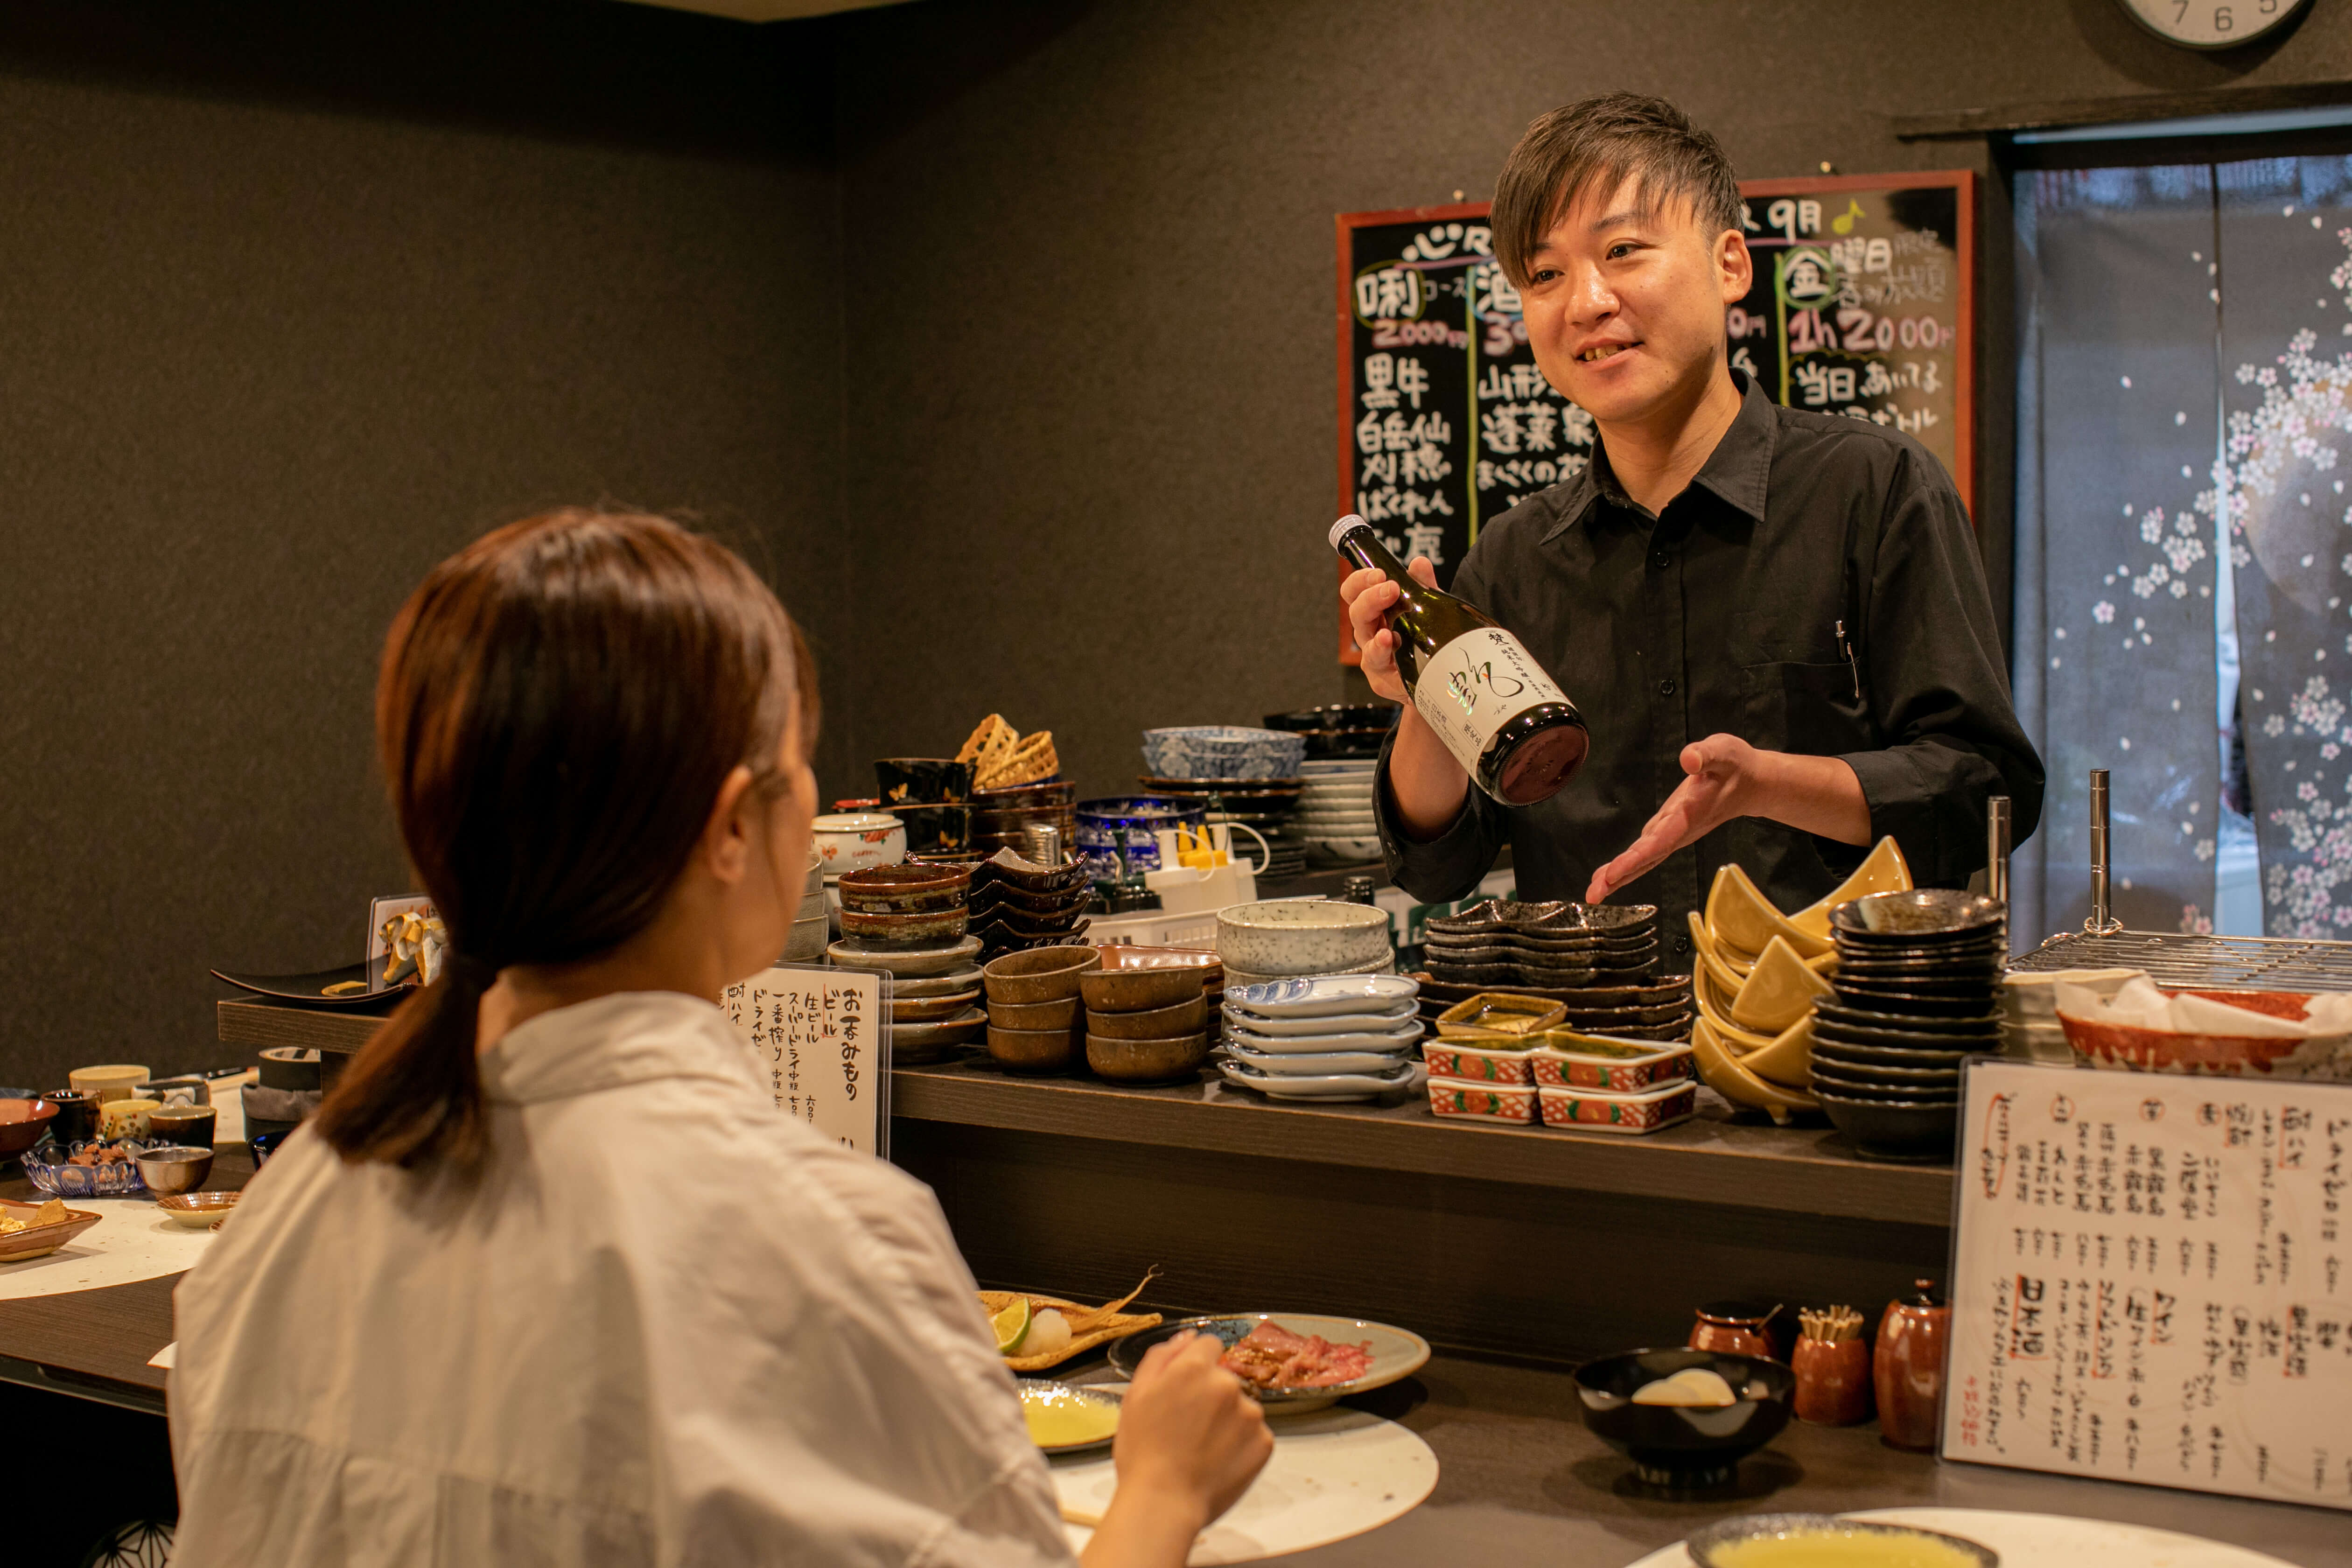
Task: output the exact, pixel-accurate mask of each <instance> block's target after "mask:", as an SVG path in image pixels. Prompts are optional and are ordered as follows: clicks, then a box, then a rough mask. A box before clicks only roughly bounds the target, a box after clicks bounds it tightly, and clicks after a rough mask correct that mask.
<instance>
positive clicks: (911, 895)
mask: <svg viewBox="0 0 2352 1568" xmlns="http://www.w3.org/2000/svg"><path fill="white" fill-rule="evenodd" d="M838 885H839V887H840V889H841V907H842V908H843V909H844V910H857V911H858V912H859V913H861V914H869V915H911V914H919V913H922V912H923V911H925V910H951V909H954V908H955V907H956V906H958V905H959V904H961V903H962V902H963V901H964V897H965V894H966V893H967V892H968V891H969V890H970V889H971V868H970V867H968V866H942V865H908V864H907V863H905V862H904V861H901V862H900V863H899V864H898V865H896V866H868V867H867V868H866V869H864V870H863V871H844V872H843V873H842V874H841V880H840V883H839V884H838Z"/></svg>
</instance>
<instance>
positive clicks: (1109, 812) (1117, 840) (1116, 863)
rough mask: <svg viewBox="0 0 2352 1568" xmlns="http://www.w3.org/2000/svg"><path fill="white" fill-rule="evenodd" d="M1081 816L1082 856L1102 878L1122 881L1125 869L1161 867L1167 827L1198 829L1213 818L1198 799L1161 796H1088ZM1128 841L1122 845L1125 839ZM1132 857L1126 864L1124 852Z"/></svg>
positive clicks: (1076, 809)
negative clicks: (1161, 836)
mask: <svg viewBox="0 0 2352 1568" xmlns="http://www.w3.org/2000/svg"><path fill="white" fill-rule="evenodd" d="M1073 815H1075V816H1076V818H1077V825H1078V831H1077V854H1078V858H1079V859H1081V860H1083V861H1085V862H1086V863H1087V870H1088V873H1089V874H1090V875H1091V877H1092V878H1093V879H1094V880H1096V881H1097V882H1116V881H1118V879H1119V877H1120V874H1121V871H1122V868H1124V870H1126V871H1129V872H1142V871H1157V870H1158V869H1160V840H1159V839H1158V837H1155V835H1156V834H1158V832H1159V831H1160V829H1161V828H1163V827H1167V828H1172V827H1175V826H1179V825H1180V824H1181V825H1182V826H1191V827H1198V826H1201V825H1202V823H1203V822H1204V821H1206V820H1207V819H1208V815H1209V808H1208V806H1207V805H1206V804H1205V803H1203V802H1202V801H1197V800H1171V799H1169V798H1167V797H1165V796H1161V795H1113V796H1106V797H1105V798H1103V799H1100V800H1082V801H1080V802H1078V804H1077V805H1076V807H1074V808H1073ZM1122 838H1124V840H1125V843H1124V844H1123V845H1122V843H1121V839H1122ZM1122 848H1124V850H1125V853H1126V858H1125V860H1124V862H1123V863H1122V861H1121V859H1120V852H1121V850H1122Z"/></svg>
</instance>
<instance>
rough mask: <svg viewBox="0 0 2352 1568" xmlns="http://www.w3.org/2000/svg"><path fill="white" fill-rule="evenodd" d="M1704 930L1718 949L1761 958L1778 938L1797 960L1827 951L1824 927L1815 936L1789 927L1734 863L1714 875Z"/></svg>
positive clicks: (1760, 891)
mask: <svg viewBox="0 0 2352 1568" xmlns="http://www.w3.org/2000/svg"><path fill="white" fill-rule="evenodd" d="M1706 927H1707V930H1709V931H1713V932H1714V933H1715V940H1716V944H1717V948H1718V949H1720V948H1721V947H1723V946H1725V945H1726V944H1727V945H1729V946H1731V947H1735V948H1738V949H1739V950H1740V951H1741V952H1753V953H1756V954H1759V956H1760V955H1761V954H1762V953H1763V952H1764V948H1765V945H1766V944H1767V943H1769V942H1770V941H1771V940H1772V939H1773V938H1774V937H1775V936H1780V937H1784V938H1786V939H1787V940H1788V943H1789V945H1790V947H1793V948H1795V949H1796V950H1797V956H1799V957H1800V958H1811V957H1813V956H1814V955H1815V954H1817V953H1822V952H1828V951H1829V950H1830V939H1829V931H1828V928H1827V926H1826V925H1824V926H1823V928H1822V933H1821V934H1820V935H1818V936H1816V935H1814V934H1813V933H1812V932H1811V931H1800V930H1799V929H1798V928H1797V927H1795V926H1793V925H1790V923H1789V921H1788V920H1787V919H1786V917H1784V916H1783V915H1782V914H1781V913H1780V910H1777V909H1774V908H1773V907H1772V900H1769V899H1768V898H1766V897H1765V896H1764V894H1763V891H1762V889H1759V888H1758V887H1757V886H1756V883H1755V882H1754V880H1753V879H1750V878H1749V877H1748V872H1747V871H1746V870H1745V869H1744V868H1742V867H1741V866H1740V865H1739V864H1738V862H1737V861H1727V862H1726V863H1725V864H1724V867H1723V868H1722V869H1721V870H1719V871H1717V873H1716V874H1715V885H1714V886H1713V887H1712V888H1710V889H1707V895H1706ZM1726 962H1728V960H1727V961H1726Z"/></svg>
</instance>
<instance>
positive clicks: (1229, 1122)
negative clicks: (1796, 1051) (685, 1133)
mask: <svg viewBox="0 0 2352 1568" xmlns="http://www.w3.org/2000/svg"><path fill="white" fill-rule="evenodd" d="M382 1021H383V1020H382V1019H381V1017H379V1016H373V1015H371V1014H355V1013H350V1012H340V1011H336V1012H331V1011H327V1010H325V1009H320V1008H304V1007H293V1006H284V1005H276V1004H272V1003H268V1002H261V1001H252V1000H247V1001H224V1002H222V1003H221V1004H220V1019H219V1024H220V1037H221V1038H222V1039H223V1040H225V1041H227V1042H229V1043H231V1044H236V1045H249V1046H254V1047H263V1046H299V1047H316V1048H320V1049H325V1050H330V1051H352V1050H356V1049H357V1048H358V1047H360V1046H361V1045H362V1044H364V1043H365V1041H366V1039H367V1037H368V1036H369V1034H370V1033H372V1032H373V1030H374V1028H375V1027H376V1026H377V1025H378V1024H380V1023H381V1022H382ZM891 1097H892V1098H891V1114H892V1115H893V1116H894V1117H896V1118H899V1119H903V1120H908V1121H930V1122H946V1123H951V1124H956V1125H961V1126H966V1127H984V1128H995V1129H1001V1130H1003V1131H1014V1132H1031V1133H1047V1134H1054V1135H1059V1136H1065V1137H1073V1138H1091V1139H1098V1140H1106V1141H1109V1142H1120V1143H1130V1144H1139V1145H1144V1146H1148V1147H1158V1148H1165V1149H1184V1150H1192V1151H1196V1152H1202V1153H1214V1154H1240V1155H1254V1156H1262V1157H1265V1158H1273V1159H1282V1160H1291V1161H1304V1162H1307V1163H1316V1164H1325V1165H1334V1166H1341V1167H1354V1168H1358V1169H1364V1170H1378V1171H1389V1172H1409V1173H1414V1174H1417V1175H1425V1176H1445V1177H1462V1178H1468V1179H1471V1180H1476V1181H1486V1182H1499V1183H1506V1184H1512V1185H1517V1186H1530V1187H1547V1188H1559V1189H1565V1190H1569V1191H1576V1192H1593V1193H1614V1194H1624V1195H1626V1196H1632V1197H1664V1198H1672V1199H1677V1200H1684V1201H1696V1202H1704V1203H1709V1204H1715V1205H1723V1206H1727V1207H1731V1208H1748V1209H1764V1210H1769V1211H1772V1212H1776V1213H1781V1214H1796V1215H1824V1216H1829V1217H1832V1218H1845V1219H1867V1220H1885V1221H1892V1222H1895V1223H1900V1224H1906V1225H1927V1226H1948V1225H1949V1224H1950V1223H1951V1208H1952V1170H1951V1167H1950V1166H1948V1165H1944V1166H1915V1165H1890V1164H1885V1163H1878V1162H1874V1161H1869V1160H1864V1159H1862V1158H1860V1157H1858V1156H1857V1155H1855V1154H1854V1153H1853V1151H1852V1149H1851V1148H1850V1147H1849V1146H1848V1145H1847V1144H1846V1143H1845V1142H1843V1140H1842V1139H1841V1138H1840V1137H1839V1136H1838V1135H1837V1134H1836V1133H1835V1132H1833V1131H1829V1130H1827V1129H1823V1128H1801V1127H1799V1128H1782V1127H1774V1126H1771V1125H1770V1124H1769V1123H1765V1122H1760V1121H1759V1122H1752V1123H1751V1122H1749V1121H1744V1120H1737V1119H1735V1118H1734V1117H1733V1115H1732V1113H1731V1111H1730V1109H1729V1108H1728V1107H1727V1106H1726V1105H1725V1104H1724V1103H1723V1102H1722V1101H1721V1100H1717V1098H1716V1097H1715V1096H1714V1095H1713V1094H1711V1093H1709V1092H1707V1091H1706V1090H1701V1091H1700V1095H1699V1100H1700V1106H1701V1110H1700V1113H1699V1115H1698V1116H1697V1117H1696V1118H1694V1119H1693V1120H1691V1121H1686V1122H1684V1123H1683V1124H1682V1125H1680V1126H1678V1127H1670V1128H1668V1129H1666V1130H1665V1131H1663V1132H1654V1133H1650V1134H1648V1135H1646V1136H1644V1137H1640V1138H1633V1137H1626V1136H1624V1135H1622V1134H1612V1133H1603V1132H1564V1131H1546V1130H1543V1129H1527V1130H1522V1129H1518V1128H1514V1127H1505V1126H1502V1125H1499V1124H1495V1123H1484V1122H1473V1123H1463V1122H1451V1121H1439V1120H1437V1119H1436V1118H1435V1117H1433V1116H1432V1115H1431V1114H1430V1113H1429V1109H1428V1107H1427V1106H1426V1105H1425V1104H1423V1103H1420V1102H1418V1101H1413V1102H1408V1103H1405V1104H1402V1105H1388V1106H1377V1105H1361V1104H1358V1105H1347V1104H1341V1105H1298V1104H1291V1105H1284V1104H1278V1103H1276V1102H1275V1101H1272V1100H1264V1099H1261V1098H1260V1097H1259V1096H1257V1095H1255V1094H1252V1093H1250V1092H1248V1091H1247V1090H1245V1089H1229V1088H1227V1087H1226V1086H1225V1085H1223V1083H1220V1082H1216V1081H1214V1080H1210V1081H1205V1082H1200V1083H1192V1084H1183V1085H1178V1086H1174V1087H1171V1088H1164V1089H1131V1088H1126V1087H1122V1086H1120V1085H1117V1084H1109V1083H1103V1082H1099V1081H1097V1080H1095V1079H1074V1078H1060V1079H1024V1078H1013V1077H1009V1076H1007V1075H1006V1074H1004V1073H1002V1072H999V1071H996V1070H995V1069H994V1068H991V1067H989V1066H987V1065H985V1064H981V1065H970V1064H959V1065H950V1066H940V1067H905V1068H898V1069H896V1070H895V1071H894V1072H893V1073H892V1074H891Z"/></svg>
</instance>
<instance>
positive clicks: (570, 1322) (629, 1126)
mask: <svg viewBox="0 0 2352 1568" xmlns="http://www.w3.org/2000/svg"><path fill="white" fill-rule="evenodd" d="M481 1067H482V1077H483V1082H484V1086H485V1089H486V1090H487V1093H488V1100H489V1101H490V1109H491V1141H490V1154H489V1157H488V1162H487V1163H486V1166H485V1168H484V1171H483V1173H482V1176H481V1180H480V1182H479V1184H478V1186H476V1187H475V1188H473V1189H472V1190H470V1191H459V1190H457V1189H455V1188H454V1187H453V1186H451V1185H449V1184H428V1183H420V1182H418V1181H417V1180H416V1179H415V1178H413V1177H411V1176H409V1175H407V1174H406V1173H402V1172H399V1171H397V1170H394V1169H393V1168H390V1167H387V1166H383V1165H375V1164H370V1165H349V1164H346V1163H343V1162H342V1161H341V1159H339V1158H337V1156H336V1155H335V1154H334V1152H332V1151H331V1150H330V1149H329V1148H328V1147H327V1146H326V1145H325V1144H324V1143H323V1142H320V1140H319V1139H317V1138H315V1137H313V1136H310V1134H309V1133H308V1132H306V1131H298V1132H297V1133H296V1134H295V1135H294V1136H293V1137H291V1138H289V1139H288V1140H287V1141H286V1143H285V1145H284V1147H283V1148H282V1149H281V1150H280V1152H278V1155H277V1157H276V1158H274V1159H273V1160H271V1161H270V1163H269V1164H268V1168H267V1169H265V1170H264V1171H263V1172H262V1173H260V1174H259V1175H258V1176H257V1177H256V1178H255V1180H254V1182H253V1184H251V1185H250V1186H248V1187H247V1189H246V1196H245V1199H244V1201H243V1202H242V1203H240V1204H239V1205H238V1206H237V1209H236V1214H235V1215H233V1216H232V1217H231V1219H230V1221H229V1223H228V1224H227V1225H226V1226H224V1227H223V1229H222V1231H221V1234H220V1236H219V1237H218V1238H217V1239H216V1240H215V1243H214V1245H213V1247H211V1248H210V1249H209V1251H208V1252H207V1253H206V1255H205V1258H204V1261H203V1262H202V1263H200V1264H199V1265H198V1266H197V1267H196V1268H194V1270H192V1271H191V1272H190V1273H189V1274H188V1276H187V1277H186V1278H185V1279H183V1280H182V1281H181V1282H180V1286H179V1289H178V1291H177V1294H176V1297H175V1302H176V1306H177V1311H178V1330H179V1347H180V1348H179V1352H178V1364H177V1366H176V1367H175V1368H174V1370H173V1373H172V1380H171V1410H172V1447H173V1457H174V1459H175V1461H176V1463H177V1468H178V1471H179V1481H180V1501H181V1513H180V1525H179V1535H178V1542H177V1545H176V1548H175V1550H174V1551H173V1558H172V1561H173V1564H174V1568H212V1565H214V1564H223V1565H229V1564H234V1565H236V1568H266V1565H268V1564H276V1563H289V1564H295V1563H299V1564H302V1565H304V1568H339V1565H343V1564H352V1565H357V1564H386V1565H389V1564H395V1563H396V1564H403V1565H407V1564H425V1563H435V1564H441V1563H446V1564H452V1565H460V1564H462V1565H465V1568H478V1565H480V1564H488V1563H499V1564H509V1563H547V1564H559V1563H560V1564H592V1565H603V1564H637V1563H660V1564H672V1563H714V1564H716V1563H725V1564H730V1565H732V1564H739V1563H794V1564H802V1563H810V1564H832V1563H844V1564H846V1563H857V1564H869V1563H870V1564H900V1563H908V1564H922V1563H940V1564H961V1563H975V1564H980V1563H985V1564H1017V1565H1022V1568H1027V1565H1031V1564H1041V1563H1055V1564H1064V1565H1066V1564H1067V1563H1069V1562H1070V1561H1071V1558H1070V1552H1069V1547H1068V1545H1067V1543H1066V1539H1065V1537H1064V1534H1063V1531H1062V1527H1061V1523H1060V1521H1059V1518H1058V1513H1057V1509H1056V1505H1055V1496H1054V1490H1053V1485H1052V1481H1051V1479H1049V1477H1048V1475H1047V1473H1046V1469H1045V1462H1044V1460H1043V1459H1042V1458H1039V1456H1038V1453H1037V1450H1036V1449H1035V1447H1034V1446H1032V1444H1031V1443H1030V1441H1029V1438H1028V1434H1027V1429H1026V1427H1025V1426H1024V1422H1023V1419H1022V1415H1021V1410H1020V1406H1019V1403H1018V1400H1017V1398H1016V1397H1015V1394H1014V1390H1013V1379H1012V1376H1011V1374H1010V1373H1008V1372H1007V1371H1006V1370H1005V1367H1004V1364H1003V1360H1002V1359H1001V1358H1000V1357H999V1356H998V1355H997V1353H996V1349H995V1342H994V1340H993V1338H992V1336H991V1334H990V1333H989V1331H988V1327H987V1321H986V1319H985V1317H984V1316H983V1314H982V1311H981V1309H980V1304H979V1301H978V1300H977V1298H976V1297H975V1296H974V1295H973V1292H972V1281H971V1275H970V1274H969V1272H967V1271H966V1269H965V1268H964V1266H963V1262H962V1260H961V1258H959V1257H958V1256H957V1253H956V1249H955V1244H954V1242H953V1240H952V1239H951V1238H950V1236H949V1234H948V1228H947V1223H946V1221H945V1219H944V1218H943V1217H942V1216H941V1215H940V1209H939V1205H938V1204H937V1202H936V1201H935V1200H934V1199H933V1198H932V1196H931V1194H930V1191H929V1189H928V1188H926V1187H924V1186H923V1185H921V1184H919V1183H918V1182H916V1181H914V1180H912V1179H911V1178H909V1177H908V1176H906V1175H904V1174H902V1173H899V1172H898V1171H897V1170H895V1169H893V1168H892V1167H890V1166H889V1165H887V1164H885V1163H881V1162H879V1161H877V1160H874V1159H873V1158H871V1157H870V1156H867V1155H865V1154H856V1153H851V1152H846V1151H845V1150H842V1149H839V1148H837V1147H835V1146H834V1145H832V1144H829V1143H827V1142H824V1140H823V1139H822V1138H821V1137H819V1136H818V1135H817V1134H816V1133H814V1132H813V1131H810V1130H809V1129H808V1128H807V1127H805V1126H803V1125H802V1124H801V1123H799V1122H797V1121H793V1120H792V1119H790V1118H788V1117H786V1116H785V1115H783V1114H782V1113H781V1112H779V1111H778V1110H776V1108H775V1104H774V1101H773V1100H772V1098H771V1096H770V1091H769V1089H767V1087H766V1086H765V1085H764V1084H763V1083H762V1081H761V1077H760V1075H759V1074H758V1072H757V1071H756V1069H755V1066H754V1064H753V1062H752V1060H751V1053H750V1051H749V1049H748V1047H745V1045H744V1044H743V1043H742V1040H741V1037H740V1036H738V1035H737V1034H736V1033H735V1032H734V1030H733V1029H732V1028H731V1027H730V1026H729V1025H728V1023H727V1021H726V1019H725V1018H724V1017H723V1016H721V1015H720V1014H719V1011H718V1009H716V1008H714V1007H712V1006H711V1005H709V1003H706V1002H701V1001H697V1000H695V999H694V998H692V997H688V996H683V995H677V994H667V993H656V992H641V993H632V994H623V995H615V996H607V997H603V998H600V999H598V1000H596V1001H594V1002H589V1003H584V1004H583V1005H579V1006H576V1007H567V1008H563V1009H562V1010H560V1011H557V1012H553V1013H549V1014H544V1015H542V1016H539V1017H537V1018H534V1019H532V1020H531V1021H530V1022H529V1023H526V1024H524V1025H522V1026H520V1028H517V1029H516V1030H514V1031H513V1032H512V1033H511V1034H509V1035H508V1036H507V1037H505V1038H504V1039H502V1040H500V1041H499V1044H498V1045H497V1046H496V1047H493V1048H491V1049H490V1050H489V1051H488V1052H485V1053H484V1054H483V1057H482V1060H481Z"/></svg>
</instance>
